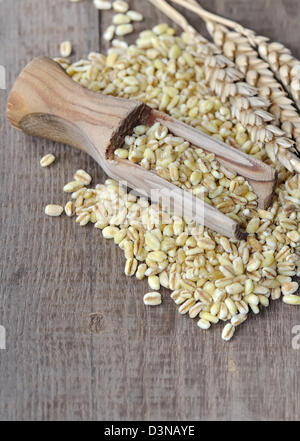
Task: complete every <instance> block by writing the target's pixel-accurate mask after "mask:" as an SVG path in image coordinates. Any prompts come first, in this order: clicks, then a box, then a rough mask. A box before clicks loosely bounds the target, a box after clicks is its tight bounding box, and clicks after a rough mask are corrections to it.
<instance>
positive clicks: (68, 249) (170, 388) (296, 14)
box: [0, 0, 300, 420]
mask: <svg viewBox="0 0 300 441" xmlns="http://www.w3.org/2000/svg"><path fill="white" fill-rule="evenodd" d="M130 3H131V6H132V7H133V8H135V9H137V10H140V11H142V12H143V13H144V15H145V18H146V22H144V23H141V24H138V25H137V26H136V28H137V29H138V30H142V29H144V28H145V27H148V28H149V27H151V26H153V25H154V24H156V23H158V22H161V21H165V20H166V18H165V17H163V16H162V14H160V13H159V12H157V11H156V10H155V9H154V8H153V7H151V6H149V5H147V4H146V1H145V0H135V1H130ZM202 5H203V6H207V7H208V8H209V9H210V10H212V11H216V12H219V13H220V14H223V15H225V16H228V17H232V18H235V19H237V20H240V21H241V22H242V23H243V24H244V25H246V26H249V27H252V28H254V29H255V30H256V31H258V32H261V33H264V34H266V35H268V36H270V37H272V38H273V39H276V40H280V41H282V42H284V43H285V44H287V45H289V47H291V48H292V49H293V51H294V53H295V54H296V55H298V57H300V48H299V33H300V8H299V0H264V1H261V0H252V1H251V2H249V0H240V1H239V2H236V1H235V0H226V1H225V0H202ZM110 17H111V15H110V13H109V12H105V13H98V12H97V11H96V10H95V9H94V7H93V6H92V1H90V0H83V1H82V2H81V3H70V2H69V1H68V0H51V1H49V0H22V2H20V1H19V0H1V1H0V37H1V45H0V64H2V65H4V66H5V68H6V73H7V77H6V80H7V91H5V90H0V96H1V104H0V105H1V109H0V110H1V116H0V118H1V120H0V130H1V134H0V143H1V150H0V155H1V158H0V164H1V248H0V249H1V295H0V325H2V326H4V327H5V328H6V334H7V335H6V346H7V349H6V350H0V419H1V420H118V419H122V420H128V419H129V420H130V419H133V420H159V419H161V420H214V419H220V420H233V419H241V420H250V419H254V420H264V419H267V420H276V419H280V420H282V419H285V420H293V419H297V418H298V417H299V415H300V399H299V394H300V349H299V350H296V349H293V348H292V337H293V334H292V328H293V326H295V325H300V309H299V308H296V307H289V306H287V305H284V304H283V303H282V302H281V301H278V302H273V303H272V304H271V306H270V307H269V308H268V309H267V310H265V311H262V313H261V314H259V316H254V315H253V316H251V318H250V319H249V320H248V321H247V323H246V324H244V325H243V326H242V327H241V328H240V329H239V330H238V332H237V333H236V336H235V338H234V339H233V340H232V341H231V342H230V343H229V344H228V343H225V342H223V341H222V340H221V338H220V334H221V328H222V325H217V326H214V327H213V329H211V330H210V331H208V332H204V331H203V332H202V331H201V330H199V329H198V327H197V326H196V324H195V323H193V321H192V320H190V319H189V318H187V317H182V316H180V315H179V314H178V312H177V311H176V309H175V306H174V304H173V301H172V300H171V299H170V298H169V296H168V292H167V291H166V292H163V294H164V301H163V303H164V304H163V306H162V307H159V308H153V309H151V308H145V307H144V305H143V301H142V298H143V294H144V293H145V292H147V290H148V288H147V282H146V281H143V282H138V281H136V280H135V279H130V278H127V277H125V275H124V272H123V266H124V257H123V254H122V252H121V250H119V248H118V247H116V246H115V245H114V244H113V243H111V242H110V241H105V240H103V239H102V236H101V234H100V233H99V231H95V230H94V229H93V228H92V226H90V227H86V228H79V227H78V226H77V225H76V224H75V222H74V220H70V219H68V218H67V217H62V218H61V219H56V218H53V219H52V218H47V217H45V215H44V206H45V205H46V204H47V203H50V202H63V201H66V200H67V199H66V195H63V193H62V187H63V184H64V183H65V182H66V181H68V180H69V179H70V178H71V177H72V174H73V173H74V171H75V170H76V169H77V168H79V167H80V168H81V167H82V168H84V169H86V170H88V171H89V172H90V173H91V174H92V175H93V177H94V182H103V180H104V179H105V176H104V174H103V173H102V171H101V170H100V168H99V167H97V165H96V164H95V163H94V162H93V160H92V159H90V158H89V157H87V156H86V155H85V154H83V153H81V152H79V151H75V150H73V149H71V148H69V147H66V146H64V145H59V144H54V143H52V142H48V141H44V140H41V139H34V138H31V137H28V136H25V135H23V134H22V133H18V132H17V131H16V130H13V129H11V127H9V125H8V123H7V121H6V120H5V116H4V110H5V102H6V98H7V94H8V90H9V89H10V87H11V86H12V84H13V81H14V79H15V78H16V76H17V74H18V72H19V71H20V70H21V68H22V67H23V66H24V65H25V63H27V62H28V61H29V60H30V59H31V58H32V57H34V56H36V55H40V54H46V55H49V56H55V55H58V47H59V43H60V42H61V41H62V40H65V39H70V40H71V41H72V42H73V46H74V56H73V59H74V60H75V59H79V58H80V57H84V56H86V55H87V54H88V53H89V51H91V50H94V51H98V50H100V51H103V50H105V48H106V45H105V44H103V41H102V39H101V35H102V32H103V30H104V29H105V27H106V26H107V25H108V23H109V21H110ZM188 17H189V18H191V15H190V14H188ZM192 21H193V24H194V25H195V26H197V27H198V28H199V29H203V24H201V22H200V20H198V19H196V20H195V19H194V20H192ZM130 40H131V41H133V40H134V37H133V36H130ZM48 152H53V153H54V154H55V155H56V156H57V162H56V164H55V165H54V166H52V167H50V168H49V169H42V168H41V167H40V166H39V159H40V157H41V156H43V155H44V154H46V153H48Z"/></svg>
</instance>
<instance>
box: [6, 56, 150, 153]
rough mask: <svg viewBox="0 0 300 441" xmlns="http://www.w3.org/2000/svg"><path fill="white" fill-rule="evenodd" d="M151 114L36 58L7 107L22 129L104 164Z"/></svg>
mask: <svg viewBox="0 0 300 441" xmlns="http://www.w3.org/2000/svg"><path fill="white" fill-rule="evenodd" d="M148 112H150V110H149V111H148V108H147V106H145V105H144V104H141V103H137V102H135V101H129V100H125V99H121V98H115V97H112V96H107V95H102V94H100V93H96V92H93V91H91V90H89V89H87V88H84V87H82V86H80V85H79V84H78V83H76V82H75V81H73V80H72V79H71V78H70V77H69V76H68V75H67V74H66V72H65V71H64V70H63V69H62V67H61V66H60V65H59V64H58V63H56V62H55V61H53V60H52V59H50V58H47V57H38V58H35V59H33V61H31V62H30V63H29V64H28V65H27V66H26V67H25V68H24V70H23V71H22V72H21V74H20V75H19V77H18V78H17V80H16V82H15V84H14V86H13V88H12V90H11V92H10V95H9V97H8V102H7V119H8V120H9V122H10V123H11V124H12V125H13V126H14V127H16V128H17V129H19V130H22V131H23V132H26V133H28V134H30V135H33V136H41V137H43V138H48V139H51V140H54V141H59V142H63V143H66V144H70V145H72V146H74V147H77V148H79V149H81V150H84V151H85V152H87V153H89V154H90V155H92V156H93V157H94V158H95V159H96V160H97V161H98V162H99V160H101V159H104V158H105V157H112V156H113V150H114V148H115V147H116V146H117V145H119V144H120V142H122V140H123V139H122V138H124V136H125V135H126V134H127V133H128V132H129V131H130V130H131V128H133V127H134V126H135V125H136V123H137V122H139V120H141V118H142V116H143V114H144V113H145V114H146V113H148ZM99 155H100V156H99Z"/></svg>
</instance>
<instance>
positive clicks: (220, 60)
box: [148, 0, 300, 172]
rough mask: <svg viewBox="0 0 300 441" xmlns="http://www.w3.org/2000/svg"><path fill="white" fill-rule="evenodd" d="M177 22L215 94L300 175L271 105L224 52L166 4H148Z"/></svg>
mask: <svg viewBox="0 0 300 441" xmlns="http://www.w3.org/2000/svg"><path fill="white" fill-rule="evenodd" d="M148 1H150V3H152V4H153V5H154V6H156V7H158V8H159V9H160V10H161V11H162V12H164V13H165V14H166V15H167V16H169V17H170V18H171V19H172V20H175V21H176V23H177V24H179V25H180V26H181V27H183V29H184V31H186V32H189V33H191V34H192V35H193V38H194V41H196V43H197V55H198V56H199V57H201V58H202V60H203V62H204V69H205V76H206V80H207V82H208V84H209V86H210V88H211V90H212V91H213V92H214V93H215V94H216V95H218V96H219V97H220V98H221V100H222V101H223V102H225V101H226V100H227V99H229V100H230V102H231V113H232V117H233V118H237V119H238V120H239V121H240V122H241V123H242V124H243V126H244V127H245V128H246V129H247V131H248V133H249V134H250V136H251V140H252V141H253V142H258V143H260V144H262V143H265V148H266V152H267V154H268V155H269V157H270V159H271V160H272V161H273V162H274V163H276V160H277V159H278V160H279V161H280V162H281V163H282V165H284V166H285V167H286V168H287V169H288V170H290V171H293V170H296V171H298V172H300V160H299V158H298V157H297V156H296V155H294V154H293V152H292V151H291V150H290V148H291V147H292V146H293V144H294V142H293V140H291V139H289V138H287V137H286V136H285V132H284V131H283V130H281V129H280V128H279V127H277V126H276V121H274V116H273V115H272V114H271V113H270V112H268V111H267V110H268V108H269V106H270V101H269V100H268V99H266V98H265V97H263V96H259V95H258V90H257V88H255V87H253V86H251V85H250V84H248V83H247V82H245V81H243V80H244V75H243V73H242V72H241V71H240V70H238V69H236V67H235V64H234V63H233V62H232V61H231V60H229V59H228V58H227V57H225V56H224V55H222V54H220V50H219V49H218V48H217V47H216V46H215V45H214V44H212V43H210V42H209V41H208V40H206V39H205V38H204V37H203V36H201V35H200V34H199V33H197V32H196V31H195V29H194V28H192V27H191V26H190V25H189V24H188V22H187V20H186V19H185V18H184V17H183V16H182V15H181V14H180V13H179V12H178V11H176V9H174V8H173V7H172V6H170V5H169V4H168V3H167V2H166V1H165V0H148Z"/></svg>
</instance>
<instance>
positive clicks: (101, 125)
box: [7, 57, 277, 239]
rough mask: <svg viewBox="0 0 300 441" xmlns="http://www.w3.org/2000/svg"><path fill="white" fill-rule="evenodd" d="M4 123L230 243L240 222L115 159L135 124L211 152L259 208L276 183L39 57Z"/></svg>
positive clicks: (255, 164)
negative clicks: (244, 184) (243, 182)
mask: <svg viewBox="0 0 300 441" xmlns="http://www.w3.org/2000/svg"><path fill="white" fill-rule="evenodd" d="M7 118H8V120H9V121H10V123H11V124H12V125H13V126H14V127H16V128H17V129H19V130H22V131H23V132H26V133H28V134H30V135H34V136H41V137H44V138H48V139H52V140H54V141H59V142H63V143H66V144H69V145H72V146H74V147H77V148H79V149H81V150H83V151H85V152H86V153H88V154H90V155H91V156H92V157H93V158H94V159H95V160H96V161H97V163H98V164H99V165H100V166H101V167H102V168H103V170H104V171H105V172H106V173H107V174H108V176H110V177H112V178H114V179H117V180H119V181H126V182H127V185H128V186H129V187H130V188H132V189H135V190H136V189H138V191H139V192H140V193H142V194H144V195H147V196H148V197H150V198H151V200H152V201H153V202H156V203H161V204H162V206H163V207H164V208H165V207H171V208H172V211H173V212H174V213H175V214H178V215H180V216H182V215H183V216H184V217H185V218H187V219H193V220H195V221H196V222H198V223H200V224H204V225H205V226H207V227H209V228H211V229H212V230H214V231H217V232H218V233H220V234H222V235H225V236H227V237H232V238H237V239H242V238H244V237H245V236H246V233H245V232H244V231H243V229H242V228H241V226H240V225H239V224H238V223H237V222H235V221H234V220H232V219H231V218H230V217H228V216H226V215H225V214H223V213H221V212H220V211H218V210H217V209H216V208H214V207H212V206H211V205H209V204H207V203H206V202H204V201H202V200H201V199H200V198H196V197H195V196H194V195H193V194H192V193H190V192H187V191H184V190H182V189H180V188H179V187H177V186H176V185H174V184H172V183H170V182H168V181H166V180H165V179H163V178H161V177H160V176H158V175H157V174H156V173H154V172H151V171H148V170H146V169H144V168H143V167H141V166H139V165H136V164H133V163H131V162H130V161H128V160H125V159H121V158H118V157H116V156H115V155H114V150H115V149H116V148H118V147H120V145H122V143H123V141H124V138H125V136H126V135H128V134H129V133H131V131H132V130H133V128H134V127H135V126H136V125H138V124H146V125H152V124H154V123H155V122H160V123H161V124H163V125H165V126H166V127H167V128H168V129H169V130H170V132H172V133H173V134H174V135H176V136H180V137H182V138H184V139H186V140H187V141H189V142H190V143H191V144H192V145H193V147H195V148H197V147H200V148H202V149H204V150H206V151H209V152H212V153H214V154H215V156H216V158H217V159H218V160H219V161H220V163H221V164H222V165H224V166H225V167H226V168H228V169H229V170H231V171H234V172H236V173H238V174H239V175H241V176H244V177H245V178H246V179H247V180H248V182H249V184H250V185H251V186H252V188H253V190H254V191H255V193H256V194H257V196H258V204H259V206H260V207H261V208H267V207H268V206H269V205H270V203H271V200H272V195H273V193H274V189H275V185H276V177H277V176H276V171H275V170H274V169H273V168H272V167H270V166H268V165H267V164H264V163H263V162H261V161H259V160H257V159H256V158H254V157H252V156H249V155H247V154H245V153H243V152H241V151H239V150H237V149H235V148H233V147H230V146H229V145H227V144H224V143H223V142H221V141H219V140H217V139H215V138H212V137H210V136H208V135H206V134H204V133H202V132H201V131H199V130H197V129H194V128H193V127H190V126H188V125H186V124H184V123H181V122H179V121H177V120H175V119H173V118H171V117H169V116H168V115H166V114H164V113H161V112H158V111H156V110H153V109H151V108H150V107H149V106H147V105H145V104H143V103H138V102H136V101H131V100H126V99H121V98H115V97H111V96H107V95H101V94H99V93H97V92H93V91H90V90H88V89H86V88H83V87H81V86H80V85H79V84H77V83H75V82H74V81H73V80H72V79H71V78H69V77H68V75H67V74H66V73H65V72H64V71H63V69H62V68H61V67H60V66H59V65H58V64H57V63H56V62H54V61H53V60H51V59H50V58H47V57H39V58H35V59H34V60H33V61H32V62H31V63H30V64H28V65H27V66H26V67H25V69H24V70H23V71H22V73H21V74H20V75H19V77H18V79H17V80H16V82H15V85H14V86H13V89H12V91H11V93H10V96H9V98H8V104H7ZM166 199H169V200H168V201H167V200H166ZM183 207H184V211H183Z"/></svg>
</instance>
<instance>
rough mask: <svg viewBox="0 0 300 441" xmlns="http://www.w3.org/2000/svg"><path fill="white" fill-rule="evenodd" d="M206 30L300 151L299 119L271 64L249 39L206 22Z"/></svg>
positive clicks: (221, 26)
mask: <svg viewBox="0 0 300 441" xmlns="http://www.w3.org/2000/svg"><path fill="white" fill-rule="evenodd" d="M207 29H208V31H209V33H210V34H211V36H212V37H213V39H214V42H215V44H216V46H217V47H219V48H220V49H222V50H223V53H224V55H225V56H227V57H228V58H230V59H231V60H232V61H234V63H235V64H236V66H237V67H238V68H239V69H240V70H241V71H242V72H243V73H244V74H245V77H246V81H247V82H248V83H249V84H250V85H252V86H255V87H257V88H258V89H259V93H260V95H262V96H264V97H266V98H268V99H269V100H270V102H271V106H270V109H269V110H270V112H271V113H272V114H273V115H274V117H275V119H277V120H278V121H280V123H281V128H282V129H283V130H284V132H285V134H286V136H288V137H291V138H293V139H294V140H295V141H296V148H297V150H298V151H300V116H299V113H298V111H297V109H296V108H295V106H294V101H292V100H291V99H290V98H289V96H288V94H287V93H286V92H285V90H283V88H282V86H281V84H280V83H279V82H278V80H277V79H276V78H275V77H274V75H273V72H272V71H271V70H270V68H269V65H268V63H266V62H265V61H264V60H262V59H261V58H260V57H259V56H258V53H257V52H256V50H254V49H253V48H252V46H251V45H250V43H249V41H248V39H247V38H246V37H244V36H242V35H241V34H239V33H238V32H235V31H230V30H229V29H228V28H227V27H226V26H223V25H219V24H217V23H213V22H207Z"/></svg>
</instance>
